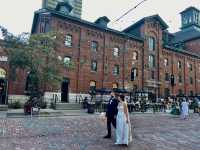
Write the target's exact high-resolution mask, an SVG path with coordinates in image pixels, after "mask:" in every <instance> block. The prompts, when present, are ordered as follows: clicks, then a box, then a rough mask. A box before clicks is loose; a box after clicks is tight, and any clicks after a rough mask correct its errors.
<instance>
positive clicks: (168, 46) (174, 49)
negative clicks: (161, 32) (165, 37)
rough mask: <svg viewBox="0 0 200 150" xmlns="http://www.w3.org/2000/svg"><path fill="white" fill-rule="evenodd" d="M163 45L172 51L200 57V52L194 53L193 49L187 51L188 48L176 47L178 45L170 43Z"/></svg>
mask: <svg viewBox="0 0 200 150" xmlns="http://www.w3.org/2000/svg"><path fill="white" fill-rule="evenodd" d="M163 47H164V48H166V49H167V50H170V51H172V52H177V53H181V54H186V55H189V56H192V57H195V58H198V59H200V55H199V54H197V53H193V52H191V51H186V50H183V49H179V48H176V47H174V46H170V45H163Z"/></svg>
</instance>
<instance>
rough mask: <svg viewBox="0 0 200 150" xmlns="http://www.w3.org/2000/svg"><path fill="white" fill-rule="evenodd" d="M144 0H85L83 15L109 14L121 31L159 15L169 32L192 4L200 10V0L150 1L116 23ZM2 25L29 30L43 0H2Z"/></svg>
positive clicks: (113, 25) (89, 17) (92, 17)
mask: <svg viewBox="0 0 200 150" xmlns="http://www.w3.org/2000/svg"><path fill="white" fill-rule="evenodd" d="M141 1H142V0H83V9H82V11H83V12H82V18H83V19H85V20H87V21H91V22H93V21H95V20H96V19H97V18H98V17H101V16H107V17H108V18H109V19H110V20H111V23H110V24H109V27H111V28H115V29H118V30H122V29H124V28H126V27H127V26H129V25H130V24H132V23H134V22H136V21H138V20H139V19H142V18H143V17H146V16H150V15H154V14H159V15H160V17H161V18H162V19H163V20H164V21H165V22H166V23H167V24H168V26H169V31H170V32H176V31H178V30H179V28H180V14H179V13H180V12H181V11H183V10H184V9H185V8H187V7H189V6H194V7H196V8H198V9H200V0H147V1H146V2H144V3H143V4H142V5H140V6H138V7H137V8H136V9H134V10H133V11H132V12H131V13H129V14H128V15H126V16H125V17H124V18H123V19H121V20H120V21H118V22H113V21H114V20H116V19H117V18H118V17H120V16H121V15H123V14H124V13H125V12H126V11H127V10H129V9H130V8H132V7H134V6H135V5H137V4H138V3H139V2H141ZM0 2H1V3H0V25H2V26H4V27H6V28H7V29H8V30H9V31H10V32H12V33H14V34H19V33H21V32H30V31H31V26H32V21H33V14H34V11H35V10H38V9H39V8H41V3H42V0H0Z"/></svg>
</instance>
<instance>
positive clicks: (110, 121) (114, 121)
mask: <svg viewBox="0 0 200 150" xmlns="http://www.w3.org/2000/svg"><path fill="white" fill-rule="evenodd" d="M111 123H112V125H113V126H114V127H115V128H116V118H114V116H113V117H108V118H107V129H108V136H111Z"/></svg>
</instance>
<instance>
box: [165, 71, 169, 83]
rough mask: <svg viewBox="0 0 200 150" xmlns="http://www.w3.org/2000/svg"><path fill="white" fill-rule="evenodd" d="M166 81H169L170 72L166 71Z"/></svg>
mask: <svg viewBox="0 0 200 150" xmlns="http://www.w3.org/2000/svg"><path fill="white" fill-rule="evenodd" d="M165 81H169V73H165Z"/></svg>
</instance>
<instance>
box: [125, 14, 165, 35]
mask: <svg viewBox="0 0 200 150" xmlns="http://www.w3.org/2000/svg"><path fill="white" fill-rule="evenodd" d="M147 19H156V20H158V21H159V22H160V24H161V25H162V29H163V30H165V29H167V28H168V25H167V24H166V23H165V21H164V20H163V19H162V18H161V17H160V16H159V15H153V16H148V17H144V18H143V19H141V20H139V21H137V22H136V23H134V24H133V25H131V26H129V27H128V28H126V29H124V30H123V31H124V32H128V31H130V30H132V29H134V28H135V27H137V26H138V25H141V24H143V23H144V21H145V20H147Z"/></svg>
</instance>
